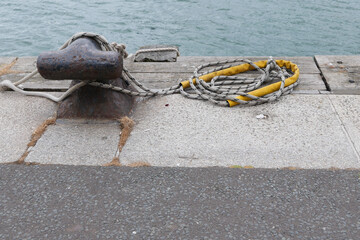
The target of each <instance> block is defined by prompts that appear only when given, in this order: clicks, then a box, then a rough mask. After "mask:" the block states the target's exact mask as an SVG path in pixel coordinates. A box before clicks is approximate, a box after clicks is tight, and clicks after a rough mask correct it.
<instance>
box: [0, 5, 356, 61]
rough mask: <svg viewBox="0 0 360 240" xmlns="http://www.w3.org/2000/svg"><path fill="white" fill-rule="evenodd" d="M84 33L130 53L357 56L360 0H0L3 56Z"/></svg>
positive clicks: (0, 50) (23, 53)
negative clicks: (161, 48)
mask: <svg viewBox="0 0 360 240" xmlns="http://www.w3.org/2000/svg"><path fill="white" fill-rule="evenodd" d="M81 31H89V32H95V33H99V34H102V35H104V36H105V37H106V38H107V39H108V40H109V41H111V42H113V41H116V42H121V43H125V44H126V45H127V50H128V51H129V52H135V51H136V50H137V49H138V48H139V47H140V46H143V45H148V44H175V45H177V46H179V47H180V52H181V54H182V55H204V56H220V55H224V56H225V55H228V56H268V55H272V56H280V55H283V56H284V55H287V56H313V55H316V54H344V55H347V54H349V55H352V54H360V2H359V1H358V0H347V1H345V0H343V1H341V0H316V1H313V0H277V1H271V0H252V1H240V0H133V1H124V0H97V1H96V0H95V1H89V0H76V1H75V0H52V1H50V0H43V1H41V0H17V1H14V0H0V43H1V44H0V56H29V55H33V56H36V55H39V53H41V52H43V51H48V50H55V49H57V48H58V47H59V46H60V45H62V44H63V43H64V42H65V41H66V40H67V39H68V38H69V37H71V36H72V35H73V34H74V33H76V32H81Z"/></svg>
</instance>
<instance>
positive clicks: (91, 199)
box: [0, 164, 360, 239]
mask: <svg viewBox="0 0 360 240" xmlns="http://www.w3.org/2000/svg"><path fill="white" fill-rule="evenodd" d="M359 174H360V170H279V169H230V168H219V167H214V168H162V167H140V168H130V167H91V166H59V165H38V166H19V165H7V164H1V165H0V193H1V194H0V239H359V236H360V220H359V219H360V210H359V202H360V194H359V193H360V191H359V188H360V185H359V183H360V180H359V177H360V175H359Z"/></svg>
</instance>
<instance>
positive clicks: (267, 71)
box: [0, 32, 300, 107]
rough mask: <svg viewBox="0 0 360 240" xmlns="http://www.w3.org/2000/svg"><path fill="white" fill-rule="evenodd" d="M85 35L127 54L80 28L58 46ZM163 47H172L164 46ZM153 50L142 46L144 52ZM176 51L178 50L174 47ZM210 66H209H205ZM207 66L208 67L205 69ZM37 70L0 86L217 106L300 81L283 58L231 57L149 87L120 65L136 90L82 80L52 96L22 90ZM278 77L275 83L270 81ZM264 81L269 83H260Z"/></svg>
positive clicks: (274, 94)
mask: <svg viewBox="0 0 360 240" xmlns="http://www.w3.org/2000/svg"><path fill="white" fill-rule="evenodd" d="M82 37H88V38H92V39H93V40H95V41H96V42H97V43H98V44H99V46H100V48H101V50H103V51H115V52H118V53H120V54H121V55H122V56H123V57H124V58H126V57H127V56H128V53H127V52H126V51H125V48H126V47H125V45H123V44H117V43H109V42H108V41H107V40H106V39H105V38H104V37H103V36H101V35H98V34H94V33H87V32H81V33H77V34H75V35H73V36H72V37H71V38H70V39H69V40H68V41H66V42H65V43H64V44H63V45H62V46H61V47H60V50H61V49H64V48H66V47H67V46H69V45H70V44H71V43H72V42H73V41H75V40H76V39H78V38H82ZM163 50H164V51H168V50H173V49H172V48H171V49H167V48H164V49H163ZM148 51H153V49H150V50H144V52H148ZM177 52H178V51H177ZM210 67H212V69H207V68H210ZM206 69H207V70H206ZM252 70H256V71H257V72H258V73H259V74H260V75H259V74H258V75H257V76H255V77H241V76H238V74H240V73H244V72H248V71H252ZM37 73H38V71H37V70H34V71H33V72H31V73H30V74H28V75H27V76H25V77H24V78H22V79H21V80H19V81H17V82H15V83H12V82H11V81H9V80H4V81H2V82H1V83H0V88H3V89H4V88H10V89H12V90H14V91H16V92H19V93H22V94H25V95H28V96H38V97H45V98H48V99H50V100H52V101H54V102H60V101H62V100H64V99H65V98H66V97H68V96H69V95H71V94H72V93H73V92H75V91H76V90H78V89H79V88H81V87H83V86H85V85H91V86H95V87H101V88H106V89H111V90H113V91H118V92H121V93H124V94H129V95H132V96H139V97H152V96H157V95H170V94H176V93H180V94H181V95H183V96H184V97H187V98H190V99H198V100H207V101H210V102H212V103H214V104H216V105H220V106H230V107H232V106H235V105H239V104H240V105H256V104H262V103H266V102H272V101H275V100H277V99H278V98H279V97H280V96H282V95H285V94H289V93H291V92H292V91H293V89H294V88H295V87H296V86H297V85H298V84H299V81H298V79H299V75H300V71H299V68H298V67H297V65H296V64H294V63H292V62H290V61H285V60H276V61H275V60H274V59H273V58H272V57H270V58H269V59H268V60H264V61H258V62H252V61H250V60H248V59H233V60H225V61H217V62H212V63H208V64H203V65H200V66H198V67H197V68H196V69H195V71H194V74H193V76H191V77H190V78H189V80H187V81H182V82H181V83H180V84H177V85H174V86H172V87H169V88H164V89H150V88H147V87H146V86H144V85H143V84H142V83H141V82H139V81H138V80H136V79H135V78H134V77H133V76H132V75H131V73H130V72H129V71H128V70H127V69H126V67H125V66H123V76H124V78H126V79H124V80H125V81H127V82H128V83H129V84H131V85H133V86H134V87H136V88H137V91H132V90H129V89H124V88H121V87H117V86H113V85H111V84H106V83H101V82H97V81H81V82H80V83H78V84H76V85H74V86H72V87H71V88H69V89H68V90H67V91H66V92H65V93H64V94H63V95H62V96H60V97H55V96H53V95H51V94H48V93H43V92H29V91H24V90H23V89H21V88H20V87H18V86H19V85H20V84H22V83H24V82H26V81H28V80H29V79H30V78H32V77H33V76H35V75H36V74H37ZM274 80H278V81H277V82H275V83H271V82H273V81H274ZM263 84H268V85H266V86H264V87H261V86H262V85H263Z"/></svg>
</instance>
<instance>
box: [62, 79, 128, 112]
mask: <svg viewBox="0 0 360 240" xmlns="http://www.w3.org/2000/svg"><path fill="white" fill-rule="evenodd" d="M107 82H108V83H109V84H112V85H114V86H118V87H122V88H129V86H127V84H126V83H125V82H124V81H123V80H122V79H121V78H117V79H112V80H109V81H107ZM76 83H78V81H73V83H72V84H71V86H72V85H74V84H76ZM133 104H134V97H132V96H130V95H126V94H122V93H119V92H115V91H112V90H109V89H104V88H99V87H93V86H88V85H86V86H84V87H82V88H80V89H78V90H77V91H75V92H74V93H73V94H72V95H70V96H69V97H68V98H66V99H65V100H64V101H63V102H61V103H60V106H59V109H58V112H57V117H58V118H87V119H117V118H120V117H123V116H127V115H129V113H130V111H131V109H132V107H133Z"/></svg>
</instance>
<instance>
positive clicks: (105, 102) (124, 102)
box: [37, 38, 134, 119]
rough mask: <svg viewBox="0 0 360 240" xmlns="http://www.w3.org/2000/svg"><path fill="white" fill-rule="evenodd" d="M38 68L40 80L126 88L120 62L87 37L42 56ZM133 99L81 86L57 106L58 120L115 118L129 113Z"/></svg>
mask: <svg viewBox="0 0 360 240" xmlns="http://www.w3.org/2000/svg"><path fill="white" fill-rule="evenodd" d="M37 67H38V70H39V73H40V74H41V75H42V77H44V78H47V79H53V80H61V79H74V81H73V82H72V83H71V86H73V85H75V84H77V83H79V82H80V81H81V80H96V81H99V82H103V83H110V84H112V85H114V86H118V87H121V88H129V86H128V84H127V83H126V82H125V81H123V79H122V69H123V59H122V56H121V55H120V54H119V53H117V52H105V51H101V50H100V46H99V45H98V43H96V42H95V41H94V40H92V39H90V38H80V39H78V40H76V41H74V42H73V43H72V44H71V45H70V46H68V47H67V48H66V49H64V50H60V51H57V52H48V53H44V54H41V55H40V56H39V57H38V60H37ZM133 104H134V97H132V96H129V95H125V94H122V93H119V92H115V91H112V90H109V89H104V88H99V87H93V86H88V85H87V86H84V87H82V88H80V89H78V90H77V91H75V92H74V93H73V94H72V95H70V96H69V97H68V98H67V99H65V100H64V101H63V102H61V103H60V105H59V109H58V112H57V115H58V118H86V119H116V118H120V117H122V116H126V115H128V114H129V113H130V111H131V109H132V106H133Z"/></svg>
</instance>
